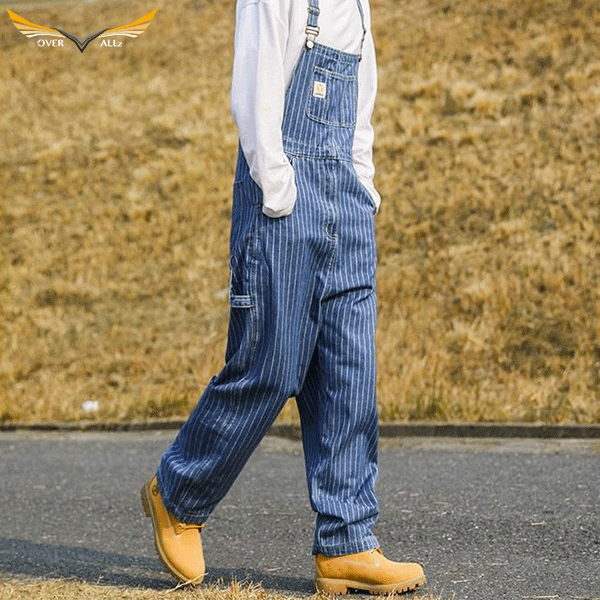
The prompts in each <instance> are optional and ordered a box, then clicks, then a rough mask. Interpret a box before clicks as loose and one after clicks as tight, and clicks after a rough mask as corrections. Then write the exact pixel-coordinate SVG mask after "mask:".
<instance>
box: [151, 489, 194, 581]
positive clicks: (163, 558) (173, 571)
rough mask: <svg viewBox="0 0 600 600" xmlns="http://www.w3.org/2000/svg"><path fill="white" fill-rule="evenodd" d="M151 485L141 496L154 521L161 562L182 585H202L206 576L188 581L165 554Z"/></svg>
mask: <svg viewBox="0 0 600 600" xmlns="http://www.w3.org/2000/svg"><path fill="white" fill-rule="evenodd" d="M149 485H150V482H147V483H145V484H144V485H143V486H142V491H141V494H140V496H141V501H142V508H143V509H144V512H145V513H146V516H147V517H149V518H150V519H152V529H153V531H154V547H155V548H156V553H157V554H158V557H159V558H160V561H161V562H162V564H163V565H164V566H165V567H166V569H167V570H168V571H169V572H170V573H171V574H172V575H173V576H174V577H176V578H177V579H179V581H180V582H181V583H186V584H189V585H196V584H198V583H202V580H203V579H204V575H201V576H198V577H196V579H193V580H190V579H188V578H187V577H186V576H185V575H182V574H181V573H180V572H179V571H178V570H177V569H176V568H175V567H174V566H173V565H172V564H171V562H170V561H169V559H168V558H167V556H166V554H165V553H164V551H163V549H162V546H161V544H160V540H159V538H158V525H157V523H158V517H157V515H156V513H155V511H154V506H153V505H152V501H151V500H150V491H149V490H148V486H149Z"/></svg>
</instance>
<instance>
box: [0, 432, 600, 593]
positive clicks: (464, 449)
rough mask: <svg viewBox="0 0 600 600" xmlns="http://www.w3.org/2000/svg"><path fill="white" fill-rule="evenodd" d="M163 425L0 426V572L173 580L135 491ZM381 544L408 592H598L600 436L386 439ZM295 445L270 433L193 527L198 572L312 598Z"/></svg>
mask: <svg viewBox="0 0 600 600" xmlns="http://www.w3.org/2000/svg"><path fill="white" fill-rule="evenodd" d="M173 435H174V434H173V432H166V433H163V432H148V433H35V432H10V433H8V432H7V433H0V506H1V507H2V513H3V514H2V519H1V521H0V585H1V579H2V577H3V576H8V577H22V576H25V577H31V576H35V577H44V578H59V577H60V578H73V577H75V578H79V579H82V580H84V581H89V582H93V583H97V582H101V583H102V582H103V583H106V584H113V585H123V586H131V587H150V588H155V589H165V588H168V587H171V586H173V584H174V580H172V579H171V578H170V577H169V576H168V575H166V574H165V573H164V571H163V568H162V565H161V564H160V562H159V561H158V559H157V558H156V555H155V552H154V547H153V542H152V536H151V527H150V522H149V520H147V519H146V518H145V516H144V515H143V512H142V510H141V508H140V505H139V488H140V487H141V484H142V482H143V481H144V480H145V479H146V478H147V477H148V476H149V474H151V473H152V472H153V471H154V470H155V468H156V464H157V461H158V460H159V458H160V455H161V453H162V452H163V450H164V448H165V447H166V446H167V445H168V443H169V442H170V440H171V439H172V437H173ZM378 495H379V499H380V505H381V517H380V522H379V525H378V527H377V531H376V533H377V534H378V537H379V541H380V543H381V546H382V547H383V549H384V551H385V552H386V554H387V555H388V556H389V557H390V558H394V559H397V560H411V561H418V562H421V563H423V565H424V567H425V571H426V574H427V576H428V584H427V586H426V587H425V588H424V590H423V591H421V592H418V593H416V594H413V595H412V596H410V595H408V597H413V598H418V597H419V596H422V595H425V594H427V593H433V594H435V595H436V596H438V597H439V598H443V599H444V600H446V599H448V600H450V599H454V600H467V599H477V600H488V599H489V600H492V599H493V600H498V599H506V600H509V599H519V600H520V599H537V600H541V599H544V600H546V599H547V600H563V599H565V600H566V599H568V600H583V599H594V600H596V599H598V598H600V441H599V440H589V441H569V440H562V441H547V440H546V441H544V440H537V441H533V440H494V439H488V440H460V439H459V440H454V439H441V440H439V439H426V438H405V439H401V440H396V441H387V440H383V441H382V443H381V451H380V475H379V479H378ZM313 523H314V515H313V514H312V512H311V510H310V507H309V504H308V498H307V493H306V485H305V480H304V466H303V461H302V453H301V446H300V445H299V443H297V442H290V441H286V440H282V439H280V438H274V437H267V438H266V439H265V441H264V442H263V444H262V445H261V446H260V447H259V449H258V450H257V451H256V452H255V454H254V455H253V457H252V458H251V460H250V462H249V463H248V465H247V466H246V468H245V470H244V471H243V472H242V475H241V476H240V478H239V479H238V481H237V482H236V484H235V485H234V487H233V489H232V490H231V492H230V493H229V495H228V496H227V497H226V498H225V500H224V501H223V503H222V504H221V505H220V506H219V508H218V509H217V511H216V512H215V513H214V515H213V517H212V518H211V520H210V521H209V523H208V524H207V527H206V529H205V531H204V534H203V540H204V546H205V554H206V562H207V568H208V570H209V577H208V580H209V581H220V580H222V581H223V582H225V583H227V582H229V581H230V580H231V579H232V578H233V577H235V578H237V579H238V580H240V579H250V580H253V581H260V582H262V585H263V586H264V587H265V588H269V589H275V590H278V591H280V592H283V593H285V594H290V595H291V594H295V595H310V594H312V592H313V587H312V586H313V583H312V570H313V562H312V557H311V555H310V548H311V542H312V528H313Z"/></svg>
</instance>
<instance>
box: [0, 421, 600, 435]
mask: <svg viewBox="0 0 600 600" xmlns="http://www.w3.org/2000/svg"><path fill="white" fill-rule="evenodd" d="M184 423H185V419H166V420H152V421H79V422H73V423H61V422H48V423H19V422H14V423H11V422H5V423H0V433H2V432H9V431H45V432H134V431H135V432H139V431H169V430H179V429H180V428H181V427H182V425H183V424H184ZM268 435H273V436H279V437H283V438H287V439H290V440H299V439H301V432H300V426H299V425H296V424H287V423H275V424H273V425H272V426H271V428H270V429H269V432H268ZM379 435H380V437H382V438H400V437H455V438H461V437H464V438H531V439H536V438H537V439H600V423H595V424H591V425H576V424H564V425H552V424H534V423H436V422H431V423H430V422H423V421H418V422H410V423H380V424H379Z"/></svg>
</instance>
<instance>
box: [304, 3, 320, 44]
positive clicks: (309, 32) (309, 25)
mask: <svg viewBox="0 0 600 600" xmlns="http://www.w3.org/2000/svg"><path fill="white" fill-rule="evenodd" d="M305 31H306V47H307V48H308V49H309V50H310V49H311V48H312V47H313V46H314V44H315V39H316V38H317V36H318V35H319V0H308V18H307V19H306V29H305Z"/></svg>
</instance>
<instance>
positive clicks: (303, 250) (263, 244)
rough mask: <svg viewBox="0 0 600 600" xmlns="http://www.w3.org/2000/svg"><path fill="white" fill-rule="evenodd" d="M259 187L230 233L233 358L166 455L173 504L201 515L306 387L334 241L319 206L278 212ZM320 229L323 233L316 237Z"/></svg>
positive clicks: (247, 188)
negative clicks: (317, 305)
mask: <svg viewBox="0 0 600 600" xmlns="http://www.w3.org/2000/svg"><path fill="white" fill-rule="evenodd" d="M261 202H262V198H261V193H260V189H259V188H258V186H256V184H255V183H254V182H253V181H251V180H250V179H249V177H247V178H245V179H244V182H243V183H242V184H238V185H237V186H236V189H235V192H234V208H233V214H232V235H231V275H232V281H231V294H230V305H231V317H230V326H229V335H228V348H227V355H226V364H225V367H224V368H223V370H222V371H221V372H220V373H219V375H217V376H216V377H215V378H213V379H212V380H211V382H210V383H209V385H208V387H207V389H206V390H205V392H204V394H203V395H202V397H201V398H200V400H199V402H198V404H197V406H196V408H195V409H194V411H193V412H192V414H191V415H190V417H189V419H188V421H187V422H186V424H185V425H184V426H183V428H182V429H181V431H180V433H179V435H178V436H177V438H176V440H175V441H174V443H173V444H172V445H171V447H170V448H169V449H168V450H167V451H166V453H165V454H164V456H163V458H162V461H161V464H160V467H159V471H158V484H159V488H160V491H161V494H162V496H163V499H164V504H165V506H166V508H167V509H168V510H169V511H170V512H171V513H172V514H174V515H175V516H176V517H177V518H178V519H180V520H182V521H183V522H186V523H202V522H204V521H206V519H207V517H208V516H209V515H210V513H211V512H212V511H213V509H214V508H215V506H216V504H217V503H218V502H219V501H220V500H221V499H222V498H223V496H224V495H225V494H226V492H227V491H228V490H229V488H230V487H231V485H232V484H233V482H234V480H235V478H236V477H237V475H238V474H239V472H240V471H241V469H242V468H243V466H244V464H245V463H246V461H247V460H248V458H249V456H250V454H251V453H252V451H253V450H254V449H255V448H256V446H257V445H258V443H259V442H260V440H261V439H262V438H263V436H264V434H265V433H266V431H267V430H268V428H269V426H270V425H271V423H272V421H273V420H274V419H275V417H276V416H277V414H278V413H279V412H280V410H281V408H282V407H283V405H284V403H285V402H286V400H287V399H288V398H289V397H291V396H294V395H296V394H298V393H299V391H300V387H301V385H302V381H303V379H304V375H305V373H306V369H307V366H308V363H309V361H310V357H311V356H312V352H313V348H314V345H315V343H316V337H317V323H316V321H315V318H314V316H315V315H314V310H313V301H312V298H313V297H314V294H315V288H316V287H317V286H318V285H319V280H318V276H317V274H318V273H320V272H321V271H322V268H323V267H322V263H323V262H324V261H327V260H329V257H330V255H331V252H330V251H329V247H328V244H329V241H328V240H325V243H324V242H323V240H322V236H321V239H316V237H315V233H316V232H317V230H316V228H315V227H314V225H313V223H314V221H315V215H314V207H313V206H312V205H310V204H309V203H306V202H303V201H302V200H299V201H298V202H297V205H296V208H295V210H294V213H293V214H292V215H290V216H289V217H285V218H283V219H271V218H269V217H267V216H265V215H264V214H263V213H262V211H261ZM317 237H318V236H317Z"/></svg>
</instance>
